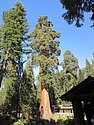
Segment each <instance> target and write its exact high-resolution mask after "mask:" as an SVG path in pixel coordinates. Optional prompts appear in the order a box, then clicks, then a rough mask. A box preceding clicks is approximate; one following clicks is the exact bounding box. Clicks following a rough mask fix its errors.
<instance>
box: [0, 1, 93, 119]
mask: <svg viewBox="0 0 94 125" xmlns="http://www.w3.org/2000/svg"><path fill="white" fill-rule="evenodd" d="M29 2H30V1H29ZM29 2H27V1H22V3H23V5H22V4H21V3H19V2H18V3H16V4H15V2H8V4H4V1H3V2H2V7H4V8H2V10H1V21H0V22H1V28H0V43H1V44H0V63H1V65H0V82H1V91H0V99H1V101H0V103H1V104H0V108H1V111H2V112H3V114H7V113H9V114H10V115H13V112H16V114H15V117H16V118H17V117H18V113H19V116H20V113H23V114H24V113H26V114H25V115H27V114H30V113H31V114H32V115H35V114H34V113H38V112H37V111H38V110H37V108H38V109H39V104H40V107H42V105H43V106H44V107H45V104H43V101H41V100H43V99H44V100H46V99H45V98H44V97H42V95H43V94H42V95H41V97H40V93H43V91H42V90H44V89H45V92H46V95H47V96H46V97H48V94H49V97H50V98H49V97H48V99H47V100H48V103H47V105H49V107H46V109H47V108H48V113H47V114H49V115H51V112H50V106H52V105H56V104H62V101H61V100H60V99H59V98H58V97H59V96H61V95H62V94H63V93H65V92H66V91H68V90H69V89H71V88H72V87H73V86H75V85H77V84H78V83H79V82H81V81H82V80H83V79H85V78H86V77H88V76H89V75H91V76H94V71H93V69H94V54H93V29H92V28H90V27H89V26H90V25H91V23H90V22H86V23H85V24H84V26H85V27H84V26H83V27H82V28H80V29H76V28H75V27H74V26H70V27H67V24H66V23H65V22H64V20H63V19H62V16H61V15H62V5H61V4H60V3H59V2H58V1H56V3H55V2H52V3H50V2H49V3H50V4H47V3H44V2H43V1H41V2H42V3H41V2H39V4H36V2H35V1H33V2H32V3H31V2H30V3H29ZM47 2H48V1H47ZM3 5H4V6H3ZM31 5H32V6H31ZM34 5H35V6H36V7H35V6H34ZM47 5H48V6H47ZM53 5H54V6H53ZM57 5H58V6H59V7H58V8H61V10H59V9H56V8H57ZM10 6H11V7H10ZM38 7H39V9H38ZM5 8H6V10H5ZM11 8H12V9H11ZM24 8H26V12H28V14H27V16H26V12H25V10H24ZM32 8H33V9H32ZM36 8H37V9H36ZM30 12H31V13H30ZM37 12H38V13H37ZM48 12H49V14H48ZM59 13H60V14H59ZM36 16H37V17H36ZM86 18H88V15H87V16H86ZM28 22H29V23H28ZM28 28H29V29H28ZM40 34H41V35H40ZM60 34H61V35H60ZM62 34H63V35H62ZM37 36H38V37H37ZM44 36H45V38H44ZM48 39H50V41H49V40H48ZM55 39H56V40H55ZM57 39H58V40H59V41H57ZM41 40H43V42H44V43H42V42H41ZM47 42H48V43H47ZM60 50H61V51H60ZM90 53H91V54H90ZM58 56H60V57H59V60H58V59H57V57H58ZM91 57H92V58H91ZM36 65H37V66H38V67H39V70H38V68H36V67H34V66H36ZM58 68H59V69H58ZM34 69H35V73H34ZM37 73H39V75H38V76H37V82H38V83H37V84H36V85H35V84H34V83H35V76H36V74H37ZM40 88H41V89H40ZM40 91H41V92H40ZM49 102H50V103H51V105H50V103H49ZM63 105H64V104H63ZM51 108H52V107H51ZM40 111H41V112H42V110H40ZM43 117H46V116H43Z"/></svg>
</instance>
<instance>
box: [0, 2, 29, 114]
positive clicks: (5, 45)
mask: <svg viewBox="0 0 94 125" xmlns="http://www.w3.org/2000/svg"><path fill="white" fill-rule="evenodd" d="M27 32H28V23H27V20H26V11H25V9H24V7H23V6H22V4H21V3H20V2H17V3H16V4H15V7H13V8H11V9H10V10H9V11H6V12H4V13H3V25H2V27H1V29H0V57H1V58H0V61H1V69H0V72H1V73H2V75H1V76H2V78H1V79H0V80H2V79H3V78H4V79H3V82H2V86H3V88H2V90H1V93H0V94H1V95H0V96H4V98H3V99H2V100H3V106H6V112H11V113H12V111H16V113H17V112H19V110H20V87H21V82H22V81H21V73H22V54H23V53H24V49H23V45H24V41H25V40H26V34H27ZM3 76H4V77H3ZM1 105H2V102H1ZM3 108H4V109H5V107H3ZM11 113H10V114H11Z"/></svg>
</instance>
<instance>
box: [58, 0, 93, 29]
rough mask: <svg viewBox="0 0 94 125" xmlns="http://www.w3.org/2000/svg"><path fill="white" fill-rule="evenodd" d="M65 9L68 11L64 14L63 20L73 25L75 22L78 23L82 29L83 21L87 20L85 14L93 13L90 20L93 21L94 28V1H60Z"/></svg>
mask: <svg viewBox="0 0 94 125" xmlns="http://www.w3.org/2000/svg"><path fill="white" fill-rule="evenodd" d="M60 1H61V3H62V5H63V8H64V9H65V10H66V12H65V13H63V18H64V19H65V20H66V21H67V22H68V24H72V23H73V22H74V21H75V22H76V24H75V25H76V26H77V27H81V26H82V25H83V23H82V22H83V21H84V20H85V17H84V15H85V13H87V12H91V17H90V20H91V21H93V25H92V26H94V1H93V0H60Z"/></svg>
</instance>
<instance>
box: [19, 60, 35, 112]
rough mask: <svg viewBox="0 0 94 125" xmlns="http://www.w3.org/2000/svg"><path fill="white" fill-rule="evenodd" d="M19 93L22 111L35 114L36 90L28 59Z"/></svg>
mask: <svg viewBox="0 0 94 125" xmlns="http://www.w3.org/2000/svg"><path fill="white" fill-rule="evenodd" d="M20 94H21V108H22V112H26V113H27V114H35V112H36V106H37V90H36V87H35V84H34V74H33V69H32V63H31V62H30V61H28V62H27V64H26V67H25V70H24V73H23V82H22V85H21V90H20Z"/></svg>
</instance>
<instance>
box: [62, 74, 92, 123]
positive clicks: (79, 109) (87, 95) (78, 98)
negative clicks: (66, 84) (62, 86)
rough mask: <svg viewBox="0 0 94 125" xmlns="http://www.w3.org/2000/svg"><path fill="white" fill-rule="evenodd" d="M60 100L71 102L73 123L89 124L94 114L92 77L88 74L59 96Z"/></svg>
mask: <svg viewBox="0 0 94 125" xmlns="http://www.w3.org/2000/svg"><path fill="white" fill-rule="evenodd" d="M60 98H61V99H62V100H65V101H70V102H72V106H73V112H74V119H75V125H85V124H86V122H85V120H84V116H86V119H87V125H91V118H92V116H94V77H91V76H89V77H88V78H86V79H85V80H84V81H82V82H81V83H79V84H78V85H77V86H75V87H73V88H72V89H71V90H69V91H68V92H66V93H65V94H64V95H62V96H61V97H60Z"/></svg>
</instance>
